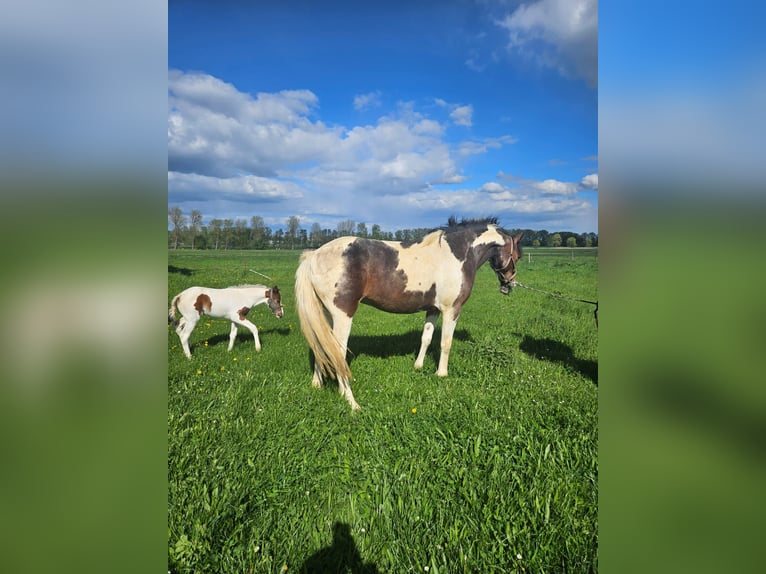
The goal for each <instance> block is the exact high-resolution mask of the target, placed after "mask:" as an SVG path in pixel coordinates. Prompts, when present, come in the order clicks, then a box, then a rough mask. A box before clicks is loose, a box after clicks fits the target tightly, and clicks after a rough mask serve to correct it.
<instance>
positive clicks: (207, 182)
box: [168, 171, 303, 201]
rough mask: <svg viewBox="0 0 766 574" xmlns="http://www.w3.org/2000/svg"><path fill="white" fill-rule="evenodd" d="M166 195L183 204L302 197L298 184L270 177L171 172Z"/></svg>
mask: <svg viewBox="0 0 766 574" xmlns="http://www.w3.org/2000/svg"><path fill="white" fill-rule="evenodd" d="M168 193H169V194H171V195H173V196H174V197H175V198H176V199H180V198H183V200H185V201H205V200H207V199H212V198H216V199H227V200H233V201H247V200H258V201H277V200H282V199H300V198H301V197H303V193H302V191H301V189H300V187H299V186H298V185H296V184H294V183H292V182H286V181H280V180H277V179H273V178H267V177H257V176H254V175H246V176H240V177H229V178H220V177H211V176H207V175H199V174H196V173H178V172H172V171H171V172H168Z"/></svg>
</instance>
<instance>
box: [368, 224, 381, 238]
mask: <svg viewBox="0 0 766 574" xmlns="http://www.w3.org/2000/svg"><path fill="white" fill-rule="evenodd" d="M370 237H372V238H373V239H383V234H382V233H381V230H380V225H378V224H377V223H373V224H372V234H371V235H370Z"/></svg>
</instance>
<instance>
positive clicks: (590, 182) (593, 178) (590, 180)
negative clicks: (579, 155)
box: [580, 173, 598, 189]
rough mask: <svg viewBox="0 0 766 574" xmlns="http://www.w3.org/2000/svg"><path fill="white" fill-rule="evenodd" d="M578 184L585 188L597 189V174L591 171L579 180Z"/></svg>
mask: <svg viewBox="0 0 766 574" xmlns="http://www.w3.org/2000/svg"><path fill="white" fill-rule="evenodd" d="M580 185H581V186H582V187H584V188H586V189H598V174H597V173H591V174H588V175H586V176H585V177H583V178H582V179H581V180H580Z"/></svg>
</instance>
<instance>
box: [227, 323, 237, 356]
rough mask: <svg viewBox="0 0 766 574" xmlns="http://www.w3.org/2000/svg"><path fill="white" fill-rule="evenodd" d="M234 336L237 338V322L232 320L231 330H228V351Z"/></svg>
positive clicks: (232, 344) (231, 347)
mask: <svg viewBox="0 0 766 574" xmlns="http://www.w3.org/2000/svg"><path fill="white" fill-rule="evenodd" d="M236 338H237V324H236V323H234V322H233V321H232V323H231V331H230V332H229V348H228V350H229V351H231V350H232V349H233V348H234V341H235V339H236Z"/></svg>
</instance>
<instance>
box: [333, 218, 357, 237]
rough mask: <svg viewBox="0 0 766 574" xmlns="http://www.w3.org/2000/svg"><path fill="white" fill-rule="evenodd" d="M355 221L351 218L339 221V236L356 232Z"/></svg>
mask: <svg viewBox="0 0 766 574" xmlns="http://www.w3.org/2000/svg"><path fill="white" fill-rule="evenodd" d="M354 227H355V226H354V222H353V220H351V219H346V220H344V221H339V222H338V225H337V230H338V237H345V236H347V235H353V234H354Z"/></svg>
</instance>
